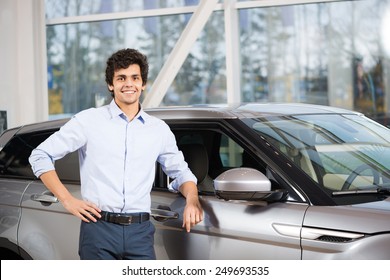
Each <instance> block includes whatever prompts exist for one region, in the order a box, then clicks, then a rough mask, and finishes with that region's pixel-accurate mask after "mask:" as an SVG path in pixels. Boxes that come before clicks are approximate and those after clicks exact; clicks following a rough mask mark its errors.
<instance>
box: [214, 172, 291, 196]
mask: <svg viewBox="0 0 390 280" xmlns="http://www.w3.org/2000/svg"><path fill="white" fill-rule="evenodd" d="M214 188H215V193H216V196H217V197H218V198H221V199H224V200H248V201H279V200H281V199H283V198H284V197H285V195H286V193H285V191H284V190H271V181H270V180H269V179H268V178H267V176H265V175H264V174H263V173H261V172H260V171H258V170H256V169H253V168H247V167H241V168H234V169H230V170H227V171H225V172H223V173H222V174H220V175H219V176H218V177H217V178H215V180H214Z"/></svg>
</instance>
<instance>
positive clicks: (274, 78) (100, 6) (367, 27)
mask: <svg viewBox="0 0 390 280" xmlns="http://www.w3.org/2000/svg"><path fill="white" fill-rule="evenodd" d="M270 2H272V5H271V3H270ZM292 2H293V4H294V5H287V6H286V5H285V4H286V1H282V0H275V1H234V0H224V1H219V3H218V4H217V6H216V7H215V10H214V12H213V13H212V14H211V16H210V17H209V18H208V21H207V24H206V26H205V28H204V29H203V31H202V32H201V34H200V36H199V37H198V38H197V40H196V42H195V44H194V45H193V46H192V48H191V51H190V53H189V55H188V56H187V58H186V60H185V61H184V63H183V65H182V66H181V68H180V70H179V72H178V74H177V75H176V77H175V79H174V81H173V83H172V84H171V85H170V87H169V89H168V91H167V93H166V95H165V97H164V99H163V100H162V103H161V105H188V104H221V103H226V102H230V103H232V102H305V103H314V104H324V105H333V106H337V107H343V108H347V109H353V110H356V111H361V112H363V113H365V114H367V115H372V116H380V115H385V114H386V113H387V112H388V108H389V97H388V96H387V94H386V91H387V88H388V87H389V85H390V78H389V77H390V75H389V74H388V73H389V71H390V61H389V56H390V54H389V53H390V51H389V48H390V47H389V45H390V44H389V40H390V39H389V38H388V35H386V34H387V33H388V32H385V31H384V26H385V25H386V20H388V18H389V17H390V0H363V1H321V2H318V3H317V1H305V2H306V3H305V4H299V1H292ZM308 2H310V3H308ZM199 3H200V1H199V0H165V1H158V0H145V1H141V0H137V1H127V0H96V1H87V0H68V1H59V0H46V9H47V10H46V16H47V29H46V34H47V54H48V76H49V104H50V105H49V111H50V112H49V113H50V117H51V118H58V117H62V116H63V115H72V114H74V113H76V112H78V111H80V110H83V109H86V108H89V107H95V106H101V105H103V104H107V103H108V102H109V101H110V94H109V93H108V91H107V86H106V84H105V82H104V70H105V62H106V59H107V58H108V56H109V55H111V54H112V53H113V52H115V51H116V50H118V49H121V48H127V47H130V48H136V49H139V50H140V51H142V52H143V53H145V54H146V55H147V56H148V58H149V62H150V73H149V80H148V85H147V90H146V92H145V94H148V93H149V92H148V89H150V88H151V85H152V84H153V81H154V80H155V79H156V77H157V76H158V74H159V71H160V69H161V68H162V67H163V65H164V63H165V62H166V60H167V58H168V56H169V54H170V53H171V51H172V49H173V48H174V46H175V44H176V42H177V40H178V38H179V37H180V35H181V33H182V32H183V30H184V28H185V27H186V25H187V23H188V21H189V19H190V18H191V16H192V14H193V12H194V11H195V10H196V8H197V5H198V4H199ZM228 3H233V5H230V6H229V5H225V4H228ZM289 3H291V2H289ZM228 6H229V7H230V8H231V7H233V8H234V9H235V12H236V13H237V14H238V17H237V22H233V23H236V26H237V27H238V38H239V40H238V41H239V47H238V48H237V54H236V55H233V56H234V57H235V58H237V57H238V58H239V59H238V65H235V64H234V66H235V68H236V69H235V70H236V72H234V71H233V72H230V71H228V69H227V65H231V64H229V61H228V60H229V59H231V57H229V55H228V54H227V52H226V49H227V45H226V44H229V46H230V45H232V44H234V42H226V38H232V37H231V36H227V35H226V34H227V32H230V30H225V28H226V26H229V25H228V24H226V21H227V20H230V18H228V19H227V18H225V14H226V10H225V9H227V7H228ZM145 11H147V12H148V11H152V12H151V13H152V16H150V13H149V14H147V13H145ZM124 13H127V14H128V15H129V17H126V15H127V14H126V15H124V16H123V14H124ZM138 14H139V15H138ZM236 64H237V63H236ZM237 73H238V74H237ZM228 81H234V83H236V84H237V85H239V88H240V93H239V94H236V95H229V94H228V92H227V91H228V87H227V82H228ZM230 96H234V97H233V100H232V97H230Z"/></svg>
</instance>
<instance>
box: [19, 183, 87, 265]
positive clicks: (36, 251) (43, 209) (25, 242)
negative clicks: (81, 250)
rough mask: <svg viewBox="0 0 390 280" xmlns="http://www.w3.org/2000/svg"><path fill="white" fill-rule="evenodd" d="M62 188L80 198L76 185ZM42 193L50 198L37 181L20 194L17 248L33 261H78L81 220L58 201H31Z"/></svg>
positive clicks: (45, 189) (67, 185)
mask: <svg viewBox="0 0 390 280" xmlns="http://www.w3.org/2000/svg"><path fill="white" fill-rule="evenodd" d="M65 186H66V187H67V189H68V190H69V192H70V193H71V194H72V195H74V196H75V197H81V195H80V186H79V185H74V184H65ZM41 194H47V195H51V194H50V192H48V190H47V188H46V187H45V186H44V185H43V183H41V182H40V181H36V182H34V183H32V184H30V185H29V187H28V189H27V190H26V192H25V193H24V195H23V201H22V203H21V207H22V212H23V215H22V218H21V221H20V226H19V246H20V247H22V248H23V249H24V250H25V251H26V252H27V253H28V254H29V255H30V256H31V257H32V258H33V259H49V260H50V259H52V260H55V259H63V260H69V259H78V258H79V256H78V239H79V229H80V222H81V221H80V219H78V218H77V217H75V216H73V215H71V214H70V213H69V212H68V211H66V210H65V208H64V207H63V206H62V204H61V203H59V202H57V203H46V204H45V203H41V202H39V201H35V200H33V199H32V196H33V195H41ZM51 196H52V195H51ZM53 197H54V196H53Z"/></svg>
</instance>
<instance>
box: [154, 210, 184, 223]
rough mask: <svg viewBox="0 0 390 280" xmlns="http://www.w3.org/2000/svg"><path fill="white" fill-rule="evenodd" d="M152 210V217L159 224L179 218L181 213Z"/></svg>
mask: <svg viewBox="0 0 390 280" xmlns="http://www.w3.org/2000/svg"><path fill="white" fill-rule="evenodd" d="M150 210H151V216H152V217H153V218H154V219H155V220H156V221H158V222H163V221H166V220H172V219H177V218H179V213H177V212H174V211H171V210H167V209H158V208H152V209H150Z"/></svg>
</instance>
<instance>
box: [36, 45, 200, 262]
mask: <svg viewBox="0 0 390 280" xmlns="http://www.w3.org/2000/svg"><path fill="white" fill-rule="evenodd" d="M148 68H149V67H148V62H147V58H146V56H144V55H143V54H141V53H140V52H138V51H137V50H134V49H123V50H119V51H118V52H116V53H114V54H113V55H112V56H111V57H110V58H109V59H108V60H107V68H106V83H107V86H108V89H109V91H110V92H111V94H112V96H113V100H112V101H111V103H110V104H109V105H106V106H102V107H100V108H91V109H87V110H84V111H82V112H80V113H78V114H76V115H75V116H74V117H73V118H71V120H70V121H69V122H67V123H66V124H65V125H64V126H63V127H62V128H61V129H60V130H59V131H58V132H56V133H54V134H53V135H52V136H50V137H49V138H48V139H47V140H45V141H44V142H43V143H41V144H40V145H39V146H38V147H37V148H36V149H35V150H33V152H32V154H31V156H30V163H31V166H32V169H33V171H34V174H35V175H36V176H37V177H39V178H40V179H41V180H42V182H43V183H44V184H45V186H46V187H47V188H48V189H49V190H50V191H51V192H52V193H53V194H54V195H55V196H56V197H57V198H58V199H59V201H60V202H61V203H62V205H63V206H64V207H65V208H66V209H67V210H68V211H69V212H70V213H72V214H73V215H75V216H76V217H78V218H80V219H81V220H82V222H81V227H80V240H79V255H80V258H81V259H155V252H154V248H153V244H154V241H153V236H154V231H155V228H154V226H153V224H152V223H151V222H150V221H149V216H150V215H149V213H150V206H151V198H150V191H151V188H152V183H153V180H154V174H155V163H156V161H158V162H159V163H160V164H161V165H162V167H163V169H164V170H165V172H166V173H167V174H168V175H169V176H170V177H171V178H174V181H173V182H172V184H171V185H170V188H171V189H172V190H173V191H180V192H181V193H182V194H183V195H184V196H185V197H186V207H185V209H184V214H183V227H185V228H186V230H187V231H190V228H191V226H193V225H195V224H197V223H199V222H200V221H201V220H202V219H203V211H202V208H201V206H200V203H199V199H198V192H197V187H196V178H195V176H194V175H193V173H192V172H191V171H190V170H189V168H188V165H187V163H186V162H185V161H184V158H183V155H182V153H181V152H180V151H178V148H177V146H176V141H175V137H174V135H173V133H172V132H171V131H170V129H169V127H168V126H167V125H166V124H165V123H164V122H163V121H162V120H159V119H157V118H155V117H152V116H149V115H148V114H146V113H145V112H144V111H143V110H142V108H141V105H140V102H139V99H140V96H141V93H142V91H143V90H144V89H145V87H146V82H147V75H148ZM75 150H78V151H79V158H80V176H81V195H82V200H79V199H77V198H75V197H73V196H72V195H71V194H70V193H69V191H68V190H67V189H66V187H65V186H64V185H63V184H62V183H61V181H60V180H59V178H58V176H57V173H56V171H55V169H54V161H55V160H57V159H60V158H62V157H63V156H65V155H66V154H68V153H70V152H73V151H75Z"/></svg>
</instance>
